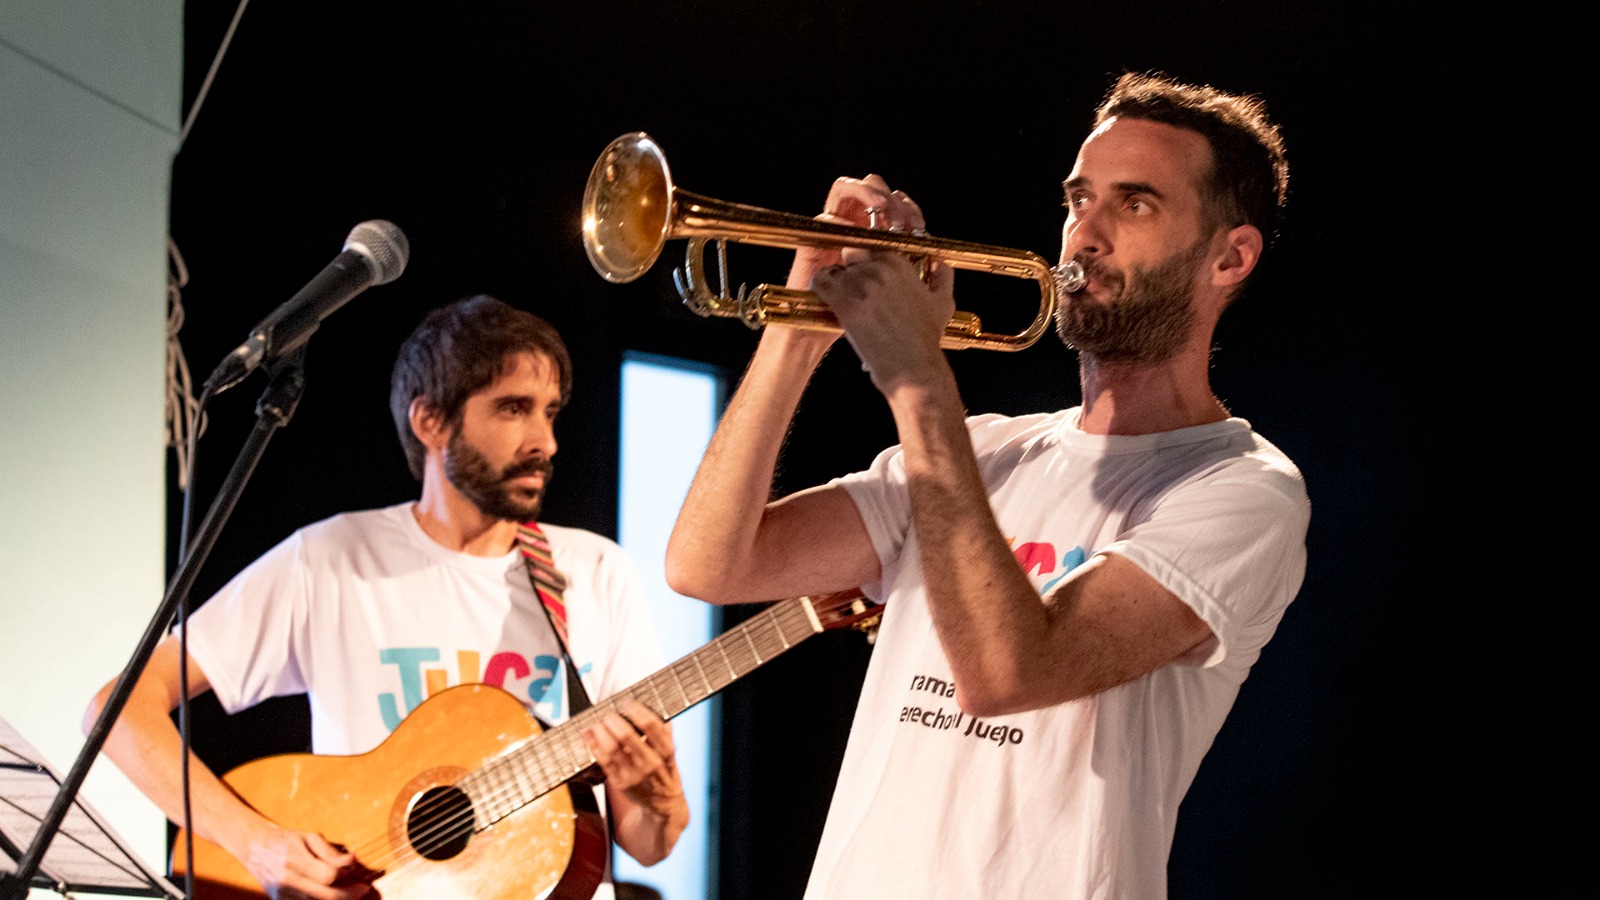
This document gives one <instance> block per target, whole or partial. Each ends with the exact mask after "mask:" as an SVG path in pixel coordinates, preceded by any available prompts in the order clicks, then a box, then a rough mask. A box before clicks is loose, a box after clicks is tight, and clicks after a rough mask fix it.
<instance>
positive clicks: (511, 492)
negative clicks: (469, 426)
mask: <svg viewBox="0 0 1600 900" xmlns="http://www.w3.org/2000/svg"><path fill="white" fill-rule="evenodd" d="M535 472H543V473H544V486H543V487H541V488H539V489H538V490H535V491H534V492H533V494H532V496H529V495H528V492H527V490H526V489H523V488H516V487H512V486H511V484H510V482H511V480H512V479H514V478H521V477H522V476H524V475H532V474H534V473H535ZM552 474H553V469H552V467H551V464H550V461H549V460H547V459H541V458H538V457H535V458H533V459H527V460H523V461H522V462H519V463H512V464H511V465H509V466H506V467H505V469H503V470H501V471H499V472H496V471H495V469H494V467H493V466H492V465H490V464H489V460H488V459H487V458H485V457H484V455H483V454H482V453H480V452H478V449H477V448H476V447H473V446H472V445H471V444H469V443H467V442H466V440H465V439H464V438H463V437H462V436H461V434H460V433H459V432H457V433H456V434H454V435H451V437H450V444H449V446H448V447H447V448H446V449H445V454H444V475H445V478H446V479H447V480H448V481H449V482H450V483H451V484H452V485H454V486H455V488H456V490H458V491H460V492H461V494H462V496H464V497H466V498H467V499H468V500H471V501H472V503H473V505H474V506H476V507H478V509H479V510H481V511H482V512H483V514H484V515H487V516H493V517H495V518H497V519H509V520H511V521H514V522H531V521H534V520H536V519H538V518H539V512H540V511H541V509H542V508H543V506H544V492H545V490H546V489H547V488H549V486H550V478H551V475H552Z"/></svg>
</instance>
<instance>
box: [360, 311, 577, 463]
mask: <svg viewBox="0 0 1600 900" xmlns="http://www.w3.org/2000/svg"><path fill="white" fill-rule="evenodd" d="M517 353H539V354H543V355H544V356H546V357H549V359H550V360H551V362H553V363H554V364H555V367H556V373H557V376H558V377H559V378H560V380H561V399H562V402H565V401H566V399H567V397H568V396H569V395H570V394H571V393H572V358H571V357H570V356H568V354H567V345H566V344H565V343H563V342H562V340H561V335H559V334H557V333H556V330H555V329H554V328H552V327H551V326H550V323H549V322H546V321H545V320H543V319H541V318H539V317H538V316H536V315H534V314H533V313H530V312H526V311H524V310H520V309H517V308H515V307H513V306H511V305H510V304H508V303H506V302H505V301H503V300H498V299H496V298H494V297H491V296H489V295H488V294H478V295H475V296H472V297H466V298H464V299H461V300H457V301H456V302H454V303H452V304H450V305H448V306H443V307H440V308H439V309H436V310H434V311H433V312H430V313H428V315H427V317H426V318H424V319H423V320H422V324H420V325H418V326H417V328H416V330H415V331H413V332H411V336H410V337H408V338H406V340H405V343H404V344H401V345H400V353H399V356H398V357H397V358H396V359H395V362H394V374H393V375H392V376H391V377H390V379H389V412H390V413H391V414H392V415H393V416H394V427H395V430H396V431H397V432H399V434H400V446H401V447H402V448H404V450H405V452H406V462H407V463H409V464H410V466H411V474H412V475H414V476H416V478H417V480H418V481H421V480H422V464H423V459H424V458H425V457H426V455H427V450H426V448H424V447H423V446H422V441H420V440H418V439H417V436H416V434H415V433H413V432H412V430H411V403H412V401H413V400H417V399H419V398H420V399H421V400H422V401H423V402H424V403H425V404H426V405H427V406H428V408H430V409H432V410H435V411H436V412H438V413H440V414H442V415H443V416H444V420H445V423H446V424H447V425H449V427H450V428H452V429H455V428H459V427H460V426H461V416H462V411H463V410H464V409H465V407H466V403H467V398H468V397H471V396H472V395H473V394H475V393H477V392H478V391H481V390H483V389H484V388H486V387H488V386H489V385H491V384H493V383H494V382H495V380H496V379H498V378H499V377H500V376H501V375H503V374H505V371H506V369H507V367H508V365H509V364H510V363H511V359H510V357H511V356H512V355H514V354H517Z"/></svg>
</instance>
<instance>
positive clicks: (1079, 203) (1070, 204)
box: [1061, 194, 1089, 210]
mask: <svg viewBox="0 0 1600 900" xmlns="http://www.w3.org/2000/svg"><path fill="white" fill-rule="evenodd" d="M1088 202H1089V198H1088V197H1086V196H1084V195H1083V194H1068V195H1067V198H1066V199H1065V200H1063V201H1061V205H1062V206H1064V207H1066V208H1067V209H1071V210H1078V209H1083V207H1084V206H1086V205H1087V204H1088Z"/></svg>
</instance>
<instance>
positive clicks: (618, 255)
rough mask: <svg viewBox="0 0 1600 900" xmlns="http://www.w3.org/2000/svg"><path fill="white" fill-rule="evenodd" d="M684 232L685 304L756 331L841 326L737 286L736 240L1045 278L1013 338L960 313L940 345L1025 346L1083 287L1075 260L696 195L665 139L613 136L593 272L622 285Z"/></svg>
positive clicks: (593, 192)
mask: <svg viewBox="0 0 1600 900" xmlns="http://www.w3.org/2000/svg"><path fill="white" fill-rule="evenodd" d="M678 238H687V239H688V241H689V243H688V247H687V250H686V256H685V260H684V264H683V266H682V267H680V268H677V269H674V270H673V273H672V279H673V284H674V285H675V286H676V287H677V290H678V294H679V296H680V297H681V298H682V299H683V302H684V305H686V306H688V307H689V308H690V309H691V310H692V311H694V312H695V313H697V314H699V315H701V316H719V317H726V318H737V319H739V320H741V321H743V322H744V323H745V325H747V326H749V327H750V328H761V327H762V326H764V325H768V324H774V323H776V324H784V325H791V326H796V327H801V328H812V329H817V330H824V331H839V330H840V327H839V322H838V319H837V318H836V317H835V316H834V315H833V313H832V312H831V311H830V310H829V309H828V308H827V306H826V305H825V304H823V303H822V301H821V300H820V299H819V298H818V297H817V296H816V294H814V293H812V292H810V291H802V290H795V289H793V288H787V287H781V286H777V285H770V284H761V285H757V286H756V287H755V288H753V289H746V287H745V286H744V285H741V286H740V287H739V289H738V291H737V292H730V290H729V279H728V261H727V245H728V243H729V242H733V243H746V244H752V245H756V246H763V247H777V248H788V249H801V248H844V247H853V248H859V249H864V250H889V251H897V252H902V253H906V254H909V255H910V256H912V257H913V258H914V259H916V260H917V261H918V263H919V265H920V266H921V267H922V268H923V269H924V270H926V266H927V264H928V263H929V262H938V263H941V264H943V265H947V266H950V267H951V268H954V269H964V270H971V271H978V272H986V273H989V274H994V275H1009V276H1011V277H1014V278H1031V279H1033V280H1035V281H1037V282H1038V283H1039V308H1038V312H1037V314H1036V315H1035V316H1034V319H1033V321H1032V322H1031V323H1030V324H1029V325H1028V326H1027V327H1026V328H1024V329H1023V330H1021V331H1019V332H1017V333H1015V334H1005V333H993V332H986V331H984V330H983V323H982V321H981V320H980V319H979V318H978V316H976V315H974V314H973V313H970V312H965V311H961V310H958V311H956V313H955V315H954V316H952V317H951V319H950V321H949V322H948V323H947V324H946V325H945V331H944V335H943V336H942V337H941V339H940V342H939V343H940V345H941V346H943V347H945V348H947V349H953V350H960V349H967V348H979V349H985V350H1021V349H1024V348H1026V347H1030V346H1032V345H1033V343H1034V342H1035V341H1037V340H1039V338H1040V337H1042V336H1043V335H1044V333H1045V331H1046V330H1047V329H1048V328H1049V327H1050V319H1051V317H1052V316H1053V315H1054V313H1055V307H1056V303H1057V300H1058V299H1059V298H1060V297H1061V295H1062V294H1064V293H1071V292H1074V291H1079V290H1082V289H1083V285H1084V282H1085V280H1086V279H1085V276H1084V272H1083V268H1082V267H1081V266H1080V265H1078V263H1077V262H1076V261H1071V262H1067V263H1064V264H1062V265H1060V266H1052V265H1050V263H1049V262H1048V261H1046V260H1045V259H1044V257H1042V256H1040V255H1039V254H1037V253H1032V252H1029V251H1026V250H1013V249H1010V248H1007V247H993V246H989V245H986V244H974V243H969V242H966V241H955V240H949V239H946V238H937V237H933V236H930V235H927V234H922V233H907V232H899V231H887V230H878V229H874V228H859V227H855V226H849V225H840V224H837V223H833V222H821V221H818V220H816V219H813V218H809V217H807V216H802V215H796V214H794V213H784V212H775V211H773V210H770V209H762V208H761V207H757V206H746V205H744V204H740V203H729V202H727V201H724V200H716V199H713V198H710V197H705V196H701V195H699V194H692V193H690V192H688V191H685V190H683V189H681V188H679V187H677V186H676V185H674V184H673V183H672V174H671V171H670V170H669V169H668V168H667V159H666V156H665V154H663V153H662V150H661V147H660V145H658V144H657V143H656V142H655V140H653V139H652V138H651V137H650V136H649V135H647V134H645V133H644V132H642V131H640V132H633V133H631V134H625V135H623V136H621V137H619V138H617V139H616V140H614V141H612V142H611V144H610V145H609V146H607V147H606V149H605V152H603V153H601V154H600V158H599V159H598V160H596V161H595V164H594V168H593V169H592V170H591V171H590V172H589V181H588V184H587V185H586V186H585V188H584V192H583V248H584V251H585V252H586V253H587V254H588V256H589V262H590V263H591V264H593V266H594V268H595V271H597V272H599V273H600V275H601V277H603V278H605V279H606V280H607V281H609V282H612V283H616V284H624V283H627V282H630V281H633V280H635V279H637V278H638V277H639V276H641V275H643V274H644V273H645V272H646V271H648V270H649V269H650V268H651V267H652V266H653V265H655V262H656V260H657V259H658V258H659V257H660V255H661V250H662V248H663V247H664V246H665V245H666V242H667V241H669V240H674V239H678ZM712 241H714V242H715V243H716V253H717V263H718V274H719V279H718V289H717V290H715V291H713V290H712V289H711V288H710V286H708V284H707V281H706V271H705V270H706V265H705V255H706V250H707V247H706V245H707V243H709V242H712Z"/></svg>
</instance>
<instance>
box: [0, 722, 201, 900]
mask: <svg viewBox="0 0 1600 900" xmlns="http://www.w3.org/2000/svg"><path fill="white" fill-rule="evenodd" d="M60 791H61V776H60V775H58V774H57V773H56V771H55V770H54V769H52V768H51V767H50V764H49V763H47V762H45V760H44V757H43V756H42V755H40V753H39V751H38V750H35V749H34V748H33V746H32V745H30V744H29V743H28V742H27V741H26V740H24V739H23V737H22V735H20V734H18V733H17V731H16V729H14V728H12V727H11V725H10V723H8V722H6V720H5V718H4V717H0V849H3V850H4V851H5V854H4V855H3V856H0V882H3V881H9V880H11V879H13V878H14V877H15V875H16V872H17V869H18V864H19V863H20V861H21V859H22V854H23V852H24V851H25V850H26V848H28V847H30V846H32V844H33V842H34V838H35V836H36V835H37V834H38V831H39V825H40V823H41V822H43V821H44V819H45V812H46V810H47V809H49V808H50V806H51V804H52V803H53V802H54V801H55V799H56V795H57V794H59V793H60ZM56 838H57V839H56V840H55V841H53V842H52V843H51V844H50V846H49V848H48V849H47V851H46V853H45V856H44V859H43V861H42V862H41V863H40V865H39V869H38V871H37V872H36V873H35V874H34V876H33V878H32V884H31V886H32V887H35V888H41V889H44V890H53V891H56V892H57V893H60V894H63V895H65V894H67V893H68V892H69V891H78V892H83V893H90V894H117V895H122V896H128V897H163V898H169V900H181V898H182V897H183V893H182V892H181V891H180V890H178V889H177V888H176V887H175V886H173V884H172V883H171V882H169V881H168V880H167V879H165V878H163V877H161V876H159V875H157V874H155V873H154V872H152V871H151V870H150V869H149V868H148V867H147V866H145V865H144V864H143V863H141V862H140V861H139V859H138V858H137V857H135V856H134V855H133V853H132V852H130V851H129V850H128V849H127V848H126V845H125V844H124V843H123V841H122V840H121V839H120V838H119V837H117V834H116V832H115V831H113V830H112V829H111V827H110V826H109V825H107V824H106V823H105V821H104V820H103V819H101V818H100V815H99V814H98V813H96V812H95V811H94V809H93V808H91V807H90V806H89V805H88V804H87V803H85V802H84V801H83V800H82V799H79V798H74V799H73V801H72V807H71V808H70V809H69V810H68V811H67V815H66V818H65V819H63V820H62V822H61V830H60V832H59V833H58V834H57V835H56Z"/></svg>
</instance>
